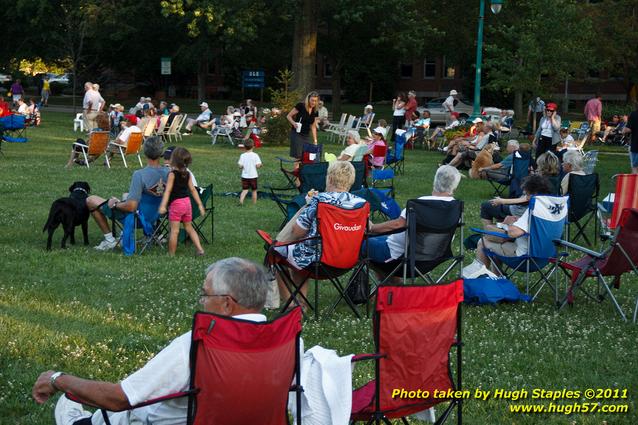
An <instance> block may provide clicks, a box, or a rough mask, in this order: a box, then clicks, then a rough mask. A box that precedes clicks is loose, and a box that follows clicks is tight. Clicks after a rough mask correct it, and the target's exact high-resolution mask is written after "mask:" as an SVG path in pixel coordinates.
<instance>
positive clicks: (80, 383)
mask: <svg viewBox="0 0 638 425" xmlns="http://www.w3.org/2000/svg"><path fill="white" fill-rule="evenodd" d="M54 373H55V372H54V371H52V370H48V371H46V372H43V373H41V374H40V376H39V377H38V379H37V380H36V381H35V384H34V385H33V390H32V395H33V398H34V399H35V401H37V402H38V403H40V404H42V403H45V402H46V401H47V400H48V399H49V398H50V397H51V396H52V395H53V394H55V393H56V392H57V391H63V392H69V393H72V394H73V395H75V396H77V397H79V398H80V399H82V400H83V401H85V402H87V403H89V404H92V405H95V406H99V407H102V408H105V409H107V410H111V411H116V410H126V409H130V408H131V405H130V403H129V401H128V398H127V397H126V394H124V391H123V390H122V386H121V385H120V384H113V383H110V382H104V381H90V380H88V379H82V378H78V377H77V376H73V375H61V376H59V377H58V378H57V379H56V380H55V386H56V388H54V387H53V385H52V384H51V375H53V374H54Z"/></svg>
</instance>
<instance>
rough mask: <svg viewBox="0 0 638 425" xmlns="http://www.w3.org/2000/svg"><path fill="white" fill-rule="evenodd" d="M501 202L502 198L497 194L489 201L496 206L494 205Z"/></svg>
mask: <svg viewBox="0 0 638 425" xmlns="http://www.w3.org/2000/svg"><path fill="white" fill-rule="evenodd" d="M502 203H503V199H501V198H500V197H499V196H497V197H496V198H494V199H492V200H491V201H490V204H492V205H494V206H496V205H501V204H502Z"/></svg>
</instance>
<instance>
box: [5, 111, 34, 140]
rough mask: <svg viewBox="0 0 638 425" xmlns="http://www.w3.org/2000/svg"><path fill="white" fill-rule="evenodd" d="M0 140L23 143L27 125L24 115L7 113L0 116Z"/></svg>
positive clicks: (25, 137) (25, 138)
mask: <svg viewBox="0 0 638 425" xmlns="http://www.w3.org/2000/svg"><path fill="white" fill-rule="evenodd" d="M0 128H2V140H4V141H5V142H12V143H24V142H26V141H27V140H28V139H27V134H26V132H27V126H26V120H25V116H24V115H17V114H13V115H7V116H6V117H2V118H0Z"/></svg>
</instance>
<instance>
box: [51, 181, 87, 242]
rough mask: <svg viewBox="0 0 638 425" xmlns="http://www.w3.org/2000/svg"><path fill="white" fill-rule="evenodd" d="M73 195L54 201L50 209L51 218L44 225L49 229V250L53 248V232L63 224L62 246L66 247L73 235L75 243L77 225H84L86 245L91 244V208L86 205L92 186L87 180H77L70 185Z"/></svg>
mask: <svg viewBox="0 0 638 425" xmlns="http://www.w3.org/2000/svg"><path fill="white" fill-rule="evenodd" d="M69 192H71V196H69V197H68V198H60V199H57V200H56V201H54V202H53V204H52V205H51V210H50V211H49V218H48V219H47V223H46V224H45V225H44V229H42V231H43V232H44V231H45V230H48V231H49V238H48V239H47V250H50V249H51V238H52V237H53V232H55V229H57V228H58V226H59V225H60V224H61V225H62V228H63V229H64V237H63V238H62V248H63V249H64V248H66V240H67V238H68V237H71V244H73V245H75V226H79V225H82V233H83V235H84V245H88V244H89V234H88V227H89V215H90V214H89V208H88V207H87V206H86V198H87V197H88V196H89V193H91V186H89V184H88V183H87V182H75V183H73V184H72V185H71V187H69Z"/></svg>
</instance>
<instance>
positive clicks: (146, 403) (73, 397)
mask: <svg viewBox="0 0 638 425" xmlns="http://www.w3.org/2000/svg"><path fill="white" fill-rule="evenodd" d="M198 392H199V389H195V390H188V391H180V392H177V393H173V394H168V395H165V396H162V397H157V398H152V399H150V400H146V401H143V402H141V403H139V404H136V405H134V406H131V407H130V408H128V409H122V410H110V411H112V412H123V411H125V410H132V409H137V408H138V407H144V406H149V405H151V404H156V403H161V402H162V401H166V400H172V399H175V398H182V397H188V396H189V395H191V394H197V393H198ZM64 395H65V396H66V397H67V398H68V399H69V400H73V401H75V402H76V403H80V404H83V405H85V406H89V407H94V408H96V409H103V408H102V407H100V406H96V405H94V404H92V403H89V402H87V401H84V400H82V399H81V398H79V397H78V396H76V395H74V394H72V393H65V394H64Z"/></svg>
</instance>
